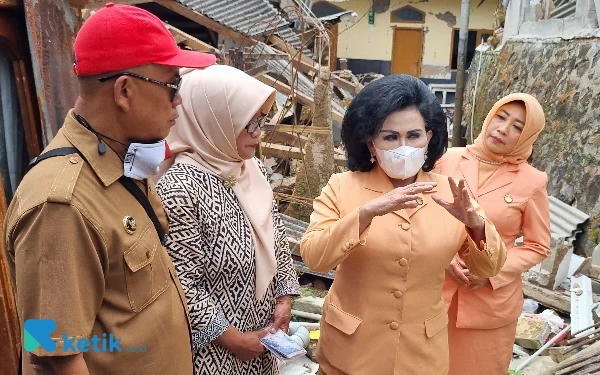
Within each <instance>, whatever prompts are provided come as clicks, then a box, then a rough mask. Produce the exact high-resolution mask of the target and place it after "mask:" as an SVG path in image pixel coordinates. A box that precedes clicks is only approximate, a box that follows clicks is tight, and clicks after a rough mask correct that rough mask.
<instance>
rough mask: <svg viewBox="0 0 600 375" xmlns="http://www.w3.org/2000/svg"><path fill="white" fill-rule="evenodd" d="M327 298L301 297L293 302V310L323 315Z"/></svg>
mask: <svg viewBox="0 0 600 375" xmlns="http://www.w3.org/2000/svg"><path fill="white" fill-rule="evenodd" d="M324 302H325V298H319V297H312V296H310V297H301V298H297V299H295V300H294V301H293V302H292V309H294V310H300V311H304V312H307V313H311V314H323V303H324Z"/></svg>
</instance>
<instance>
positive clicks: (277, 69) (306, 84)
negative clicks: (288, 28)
mask: <svg viewBox="0 0 600 375" xmlns="http://www.w3.org/2000/svg"><path fill="white" fill-rule="evenodd" d="M253 52H254V53H266V54H271V53H275V50H273V49H272V48H271V47H269V46H268V45H266V44H264V43H259V44H257V45H256V46H254V49H253ZM265 63H266V64H267V65H268V66H269V72H271V74H272V75H273V77H274V78H275V79H279V80H282V79H281V77H283V78H285V80H286V81H287V82H291V80H292V72H291V69H290V62H289V61H287V60H265ZM297 73H298V74H297V77H298V80H297V82H296V83H297V85H296V89H298V90H300V92H301V93H303V94H304V95H306V96H308V97H309V98H314V97H315V84H314V82H313V81H312V79H310V78H308V77H307V76H306V75H305V74H303V73H301V72H297ZM332 107H333V109H335V110H336V111H337V112H339V113H341V114H342V115H343V114H344V113H346V109H345V108H344V107H342V106H341V105H340V104H339V103H338V102H337V97H335V95H334V96H333V101H332Z"/></svg>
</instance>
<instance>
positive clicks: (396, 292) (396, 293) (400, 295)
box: [394, 290, 402, 298]
mask: <svg viewBox="0 0 600 375" xmlns="http://www.w3.org/2000/svg"><path fill="white" fill-rule="evenodd" d="M394 297H396V298H402V292H401V291H399V290H397V291H395V292H394Z"/></svg>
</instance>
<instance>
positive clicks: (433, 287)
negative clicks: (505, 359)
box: [300, 75, 506, 375]
mask: <svg viewBox="0 0 600 375" xmlns="http://www.w3.org/2000/svg"><path fill="white" fill-rule="evenodd" d="M342 140H343V142H344V145H345V147H346V150H347V153H348V167H349V169H350V170H351V171H350V172H346V173H340V174H336V175H333V176H332V177H331V179H330V180H329V183H328V184H327V186H325V187H324V188H323V190H322V192H321V195H320V196H319V197H318V198H316V199H315V201H314V212H313V214H312V215H311V218H310V226H309V228H308V230H307V232H306V233H305V234H304V236H303V238H302V241H301V247H300V251H301V254H302V258H303V260H304V262H305V263H306V265H307V266H308V267H310V268H311V269H313V270H316V271H319V272H327V271H329V270H331V269H333V268H334V267H337V271H336V275H335V280H334V282H333V285H332V286H331V289H330V290H329V293H328V295H327V297H326V299H325V304H324V306H323V319H322V320H321V337H320V340H319V346H318V350H317V358H318V361H319V364H320V374H327V375H343V374H349V375H416V374H419V375H444V374H446V372H447V371H448V336H447V324H448V316H447V313H446V306H445V303H444V301H443V299H442V283H443V281H444V270H445V268H446V267H447V266H448V264H450V262H451V261H452V259H453V257H454V255H455V254H456V253H457V252H458V253H459V254H460V256H461V259H463V260H464V262H465V264H467V265H468V267H469V269H470V270H471V272H473V274H476V275H478V276H480V277H482V278H484V277H492V276H494V275H496V274H497V273H498V272H499V270H500V268H501V267H502V265H503V264H504V260H505V257H506V248H505V246H504V244H503V242H502V240H501V238H500V236H499V234H498V233H497V231H496V229H495V228H494V225H493V224H492V223H491V222H490V221H489V220H488V219H486V216H485V214H484V213H483V210H482V209H481V208H480V207H479V205H477V203H475V202H474V201H472V200H471V199H470V198H469V195H468V192H467V190H466V187H465V186H464V181H459V183H458V186H457V185H456V184H455V182H454V180H452V179H450V178H448V177H444V176H441V175H437V174H433V173H429V172H428V171H430V170H431V169H432V168H433V166H434V165H435V162H436V161H437V160H438V159H439V158H440V157H441V156H442V154H443V153H444V151H445V148H446V145H447V142H448V134H447V132H446V126H445V117H444V114H443V112H442V109H441V107H440V105H439V103H438V102H437V101H436V100H435V97H434V95H433V94H432V93H431V91H430V90H429V89H428V88H427V86H426V85H425V84H424V83H423V82H421V81H420V80H418V79H416V78H414V77H412V76H408V75H395V76H388V77H384V78H382V79H380V80H377V81H374V82H372V83H370V84H369V85H368V86H366V87H365V88H364V89H363V90H362V91H361V92H360V93H359V94H358V95H357V96H356V98H354V100H353V101H352V103H351V104H350V106H349V107H348V111H347V113H346V116H345V117H344V121H343V124H342ZM450 202H451V203H450ZM483 345H493V343H485V344H483Z"/></svg>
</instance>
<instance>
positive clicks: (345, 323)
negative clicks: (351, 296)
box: [325, 302, 362, 335]
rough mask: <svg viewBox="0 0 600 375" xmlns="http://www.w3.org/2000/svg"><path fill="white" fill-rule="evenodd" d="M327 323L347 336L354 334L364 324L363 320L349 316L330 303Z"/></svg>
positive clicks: (326, 317) (326, 318)
mask: <svg viewBox="0 0 600 375" xmlns="http://www.w3.org/2000/svg"><path fill="white" fill-rule="evenodd" d="M325 321H326V322H327V324H329V325H331V326H333V327H335V328H337V329H338V330H340V331H342V332H343V333H345V334H346V335H351V334H353V333H354V332H355V331H356V329H357V328H358V326H359V325H360V323H362V319H360V318H358V317H356V316H354V315H351V314H348V313H347V312H345V311H343V310H342V309H340V308H339V307H337V306H336V305H335V304H333V303H331V302H330V303H329V309H327V315H326V316H325Z"/></svg>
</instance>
